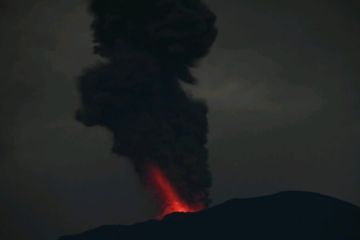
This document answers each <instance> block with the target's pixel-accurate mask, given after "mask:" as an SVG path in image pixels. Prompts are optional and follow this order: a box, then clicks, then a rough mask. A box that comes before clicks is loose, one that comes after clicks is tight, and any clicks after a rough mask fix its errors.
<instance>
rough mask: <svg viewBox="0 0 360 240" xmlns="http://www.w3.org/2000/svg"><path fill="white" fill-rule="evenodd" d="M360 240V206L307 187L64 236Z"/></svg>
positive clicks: (93, 239) (86, 239)
mask: <svg viewBox="0 0 360 240" xmlns="http://www.w3.org/2000/svg"><path fill="white" fill-rule="evenodd" d="M213 238H215V239H241V240H258V239H259V240H260V239H261V240H264V239H274V240H282V239H283V240H297V239H299V240H300V239H301V240H359V239H360V208H358V207H356V206H354V205H351V204H349V203H346V202H343V201H340V200H337V199H334V198H330V197H327V196H322V195H320V194H315V193H306V192H282V193H278V194H275V195H271V196H264V197H258V198H251V199H234V200H230V201H228V202H225V203H223V204H221V205H218V206H215V207H212V208H209V209H207V210H205V211H203V212H199V213H190V214H180V213H176V214H172V215H169V216H167V217H165V218H164V219H163V220H161V221H157V220H150V221H146V222H143V223H138V224H134V225H130V226H121V225H112V226H103V227H99V228H97V229H94V230H90V231H88V232H85V233H83V234H79V235H74V236H67V237H62V238H60V240H120V239H121V240H127V239H198V240H200V239H213Z"/></svg>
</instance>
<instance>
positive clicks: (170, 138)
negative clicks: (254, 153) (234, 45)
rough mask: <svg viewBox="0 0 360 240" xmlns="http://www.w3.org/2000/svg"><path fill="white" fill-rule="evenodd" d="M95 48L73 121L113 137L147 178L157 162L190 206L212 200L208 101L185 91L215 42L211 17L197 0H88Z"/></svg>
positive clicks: (120, 152)
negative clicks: (193, 69)
mask: <svg viewBox="0 0 360 240" xmlns="http://www.w3.org/2000/svg"><path fill="white" fill-rule="evenodd" d="M90 11H91V13H92V14H93V17H94V21H93V23H92V30H93V37H94V44H95V47H94V52H95V53H96V54H98V55H99V56H101V57H102V59H103V60H102V61H101V62H99V63H98V64H96V65H95V66H91V67H89V68H88V69H86V70H85V71H84V72H83V74H82V75H81V76H80V78H79V84H78V88H79V91H80V93H81V102H82V107H81V108H80V109H79V110H78V111H77V114H76V118H77V120H78V121H80V122H82V123H84V124H85V125H86V126H96V125H99V126H103V127H105V128H107V129H108V130H110V131H111V132H112V134H113V137H114V140H113V148H112V151H113V152H114V153H116V154H118V155H122V156H127V157H129V158H130V159H131V161H132V163H133V165H134V167H135V169H136V171H137V172H138V173H139V175H140V177H141V178H142V180H143V181H144V182H145V183H146V166H147V165H148V164H156V165H157V166H159V167H160V168H161V169H162V170H163V171H164V172H165V174H166V175H167V177H168V178H169V179H170V180H171V181H172V183H173V184H174V187H175V188H176V189H177V191H178V192H179V194H180V195H181V197H183V198H184V199H186V200H187V201H188V202H189V203H199V202H201V203H203V204H205V205H208V204H209V203H210V200H209V193H208V189H209V187H210V186H211V174H210V172H209V169H208V162H207V160H208V151H207V147H206V145H207V133H208V123H207V111H208V109H207V106H206V104H205V103H204V102H202V101H201V100H198V99H194V98H192V97H191V96H189V95H188V94H187V93H186V92H185V91H184V89H183V88H182V86H181V81H182V82H184V83H187V84H195V83H196V79H195V78H194V76H193V75H192V74H191V72H190V69H191V67H195V66H196V63H197V62H198V61H199V60H200V59H201V58H203V57H205V56H206V55H207V54H208V52H209V49H210V47H211V45H212V44H213V42H214V41H215V39H216V35H217V29H216V27H215V21H216V17H215V15H214V14H213V13H212V12H211V11H210V10H209V9H208V7H207V6H206V5H205V4H204V3H202V2H201V1H200V0H154V1H149V0H93V1H91V4H90Z"/></svg>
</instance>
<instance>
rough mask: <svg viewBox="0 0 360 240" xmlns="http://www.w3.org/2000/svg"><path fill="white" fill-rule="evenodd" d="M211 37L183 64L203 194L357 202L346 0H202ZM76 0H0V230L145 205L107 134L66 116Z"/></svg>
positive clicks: (145, 210)
mask: <svg viewBox="0 0 360 240" xmlns="http://www.w3.org/2000/svg"><path fill="white" fill-rule="evenodd" d="M207 2H208V3H209V4H210V6H211V8H212V9H213V10H214V11H215V12H216V14H217V15H218V27H219V38H218V40H217V42H216V44H215V46H214V48H213V51H212V53H211V55H209V57H208V58H206V59H205V60H204V61H203V62H202V64H201V65H200V67H199V68H198V69H196V70H194V73H195V74H196V75H197V76H198V78H199V79H200V83H201V84H200V85H199V86H198V87H197V88H195V89H190V90H189V91H193V92H194V95H196V96H199V97H201V98H204V99H206V100H207V102H208V104H209V107H210V111H211V112H210V115H209V121H210V128H211V130H210V131H211V133H210V136H209V138H210V144H209V149H210V165H211V170H212V173H213V177H214V185H213V188H212V198H213V202H214V204H217V203H220V202H222V201H225V200H227V199H230V198H234V197H239V198H243V197H252V196H258V195H262V194H270V193H274V192H278V191H283V190H306V191H315V192H320V193H323V194H327V195H330V196H334V197H337V198H340V199H344V200H347V201H349V202H352V203H355V204H357V205H360V174H359V172H360V161H359V158H360V147H359V139H360V121H359V119H360V109H359V107H360V104H359V103H360V99H359V94H358V93H359V90H360V83H359V77H360V68H359V67H358V62H359V58H360V41H359V40H360V24H359V23H360V19H359V17H357V16H356V13H357V12H358V11H357V10H358V8H356V7H357V6H356V4H355V3H356V1H340V0H339V1H335V0H327V1H325V0H313V1H285V0H279V1H268V0H267V1H265V0H241V1H240V0H222V1H220V0H208V1H207ZM90 21H91V18H90V16H88V14H87V12H86V1H84V0H77V1H58V0H0V30H1V31H0V52H1V57H0V67H1V71H0V81H1V85H0V123H1V130H0V226H1V228H0V238H1V239H3V240H21V239H27V240H31V239H37V240H48V239H56V237H57V236H59V235H62V234H67V233H73V232H79V231H83V230H86V229H88V228H92V227H96V226H98V225H103V224H113V223H121V224H130V223H133V222H137V221H141V220H144V219H146V218H149V217H152V216H153V214H154V207H153V204H152V202H151V199H150V198H149V196H148V194H147V193H146V192H144V190H143V188H142V186H141V184H140V183H139V180H138V179H137V177H136V175H135V173H134V172H133V169H132V168H131V166H130V164H129V162H128V161H127V160H126V159H119V158H118V157H116V156H114V155H112V154H111V153H110V148H111V136H110V134H109V133H108V132H107V131H105V130H104V129H102V128H86V127H84V126H82V125H81V124H79V123H78V122H76V121H75V120H74V111H75V110H76V109H77V108H78V106H79V101H78V93H77V92H76V88H75V83H76V81H75V79H76V76H78V75H79V73H80V71H81V69H82V68H84V67H85V66H87V65H89V64H90V63H93V62H94V61H96V57H95V56H94V55H92V44H91V38H90V30H89V24H90Z"/></svg>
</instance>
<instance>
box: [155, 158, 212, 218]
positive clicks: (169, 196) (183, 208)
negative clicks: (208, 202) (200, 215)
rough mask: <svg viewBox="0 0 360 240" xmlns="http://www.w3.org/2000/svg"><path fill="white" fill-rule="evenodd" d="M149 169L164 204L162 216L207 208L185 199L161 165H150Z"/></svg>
mask: <svg viewBox="0 0 360 240" xmlns="http://www.w3.org/2000/svg"><path fill="white" fill-rule="evenodd" d="M148 171H149V177H150V181H151V182H152V184H153V187H154V189H155V191H156V193H157V194H158V195H159V197H160V199H161V201H162V204H163V208H162V213H161V214H160V216H159V217H160V218H162V217H164V216H166V215H168V214H171V213H175V212H183V213H186V212H198V211H201V210H202V209H204V208H205V207H204V205H203V204H196V205H190V204H189V203H187V202H186V201H185V200H183V199H182V198H181V197H180V196H179V194H178V193H177V192H176V190H175V188H174V187H173V186H172V184H171V183H170V182H169V179H168V178H167V177H166V176H165V174H164V173H163V172H162V170H161V169H160V168H159V167H157V166H154V165H150V166H149V167H148Z"/></svg>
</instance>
